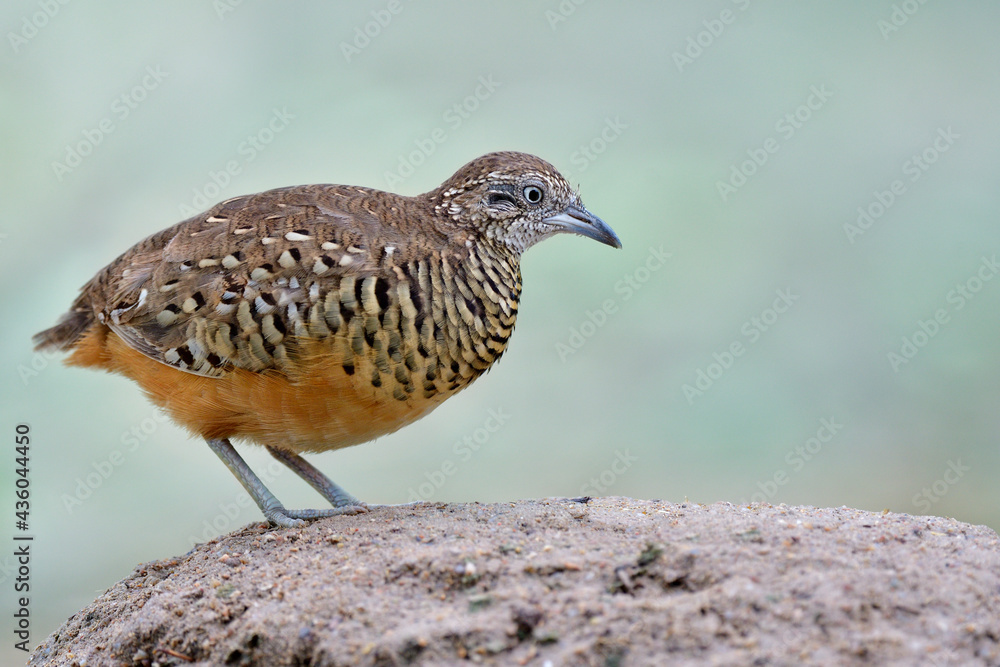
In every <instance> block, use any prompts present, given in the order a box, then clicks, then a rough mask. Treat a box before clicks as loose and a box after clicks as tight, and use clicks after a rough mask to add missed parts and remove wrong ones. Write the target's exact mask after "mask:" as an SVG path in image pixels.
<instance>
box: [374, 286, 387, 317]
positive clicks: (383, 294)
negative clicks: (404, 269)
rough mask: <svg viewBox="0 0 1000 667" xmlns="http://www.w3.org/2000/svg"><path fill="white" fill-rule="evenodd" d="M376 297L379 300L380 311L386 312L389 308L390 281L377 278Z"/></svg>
mask: <svg viewBox="0 0 1000 667" xmlns="http://www.w3.org/2000/svg"><path fill="white" fill-rule="evenodd" d="M375 299H376V300H377V301H378V309H379V312H383V313H384V312H385V311H386V310H387V309H388V308H389V281H387V280H383V279H382V278H378V277H376V278H375Z"/></svg>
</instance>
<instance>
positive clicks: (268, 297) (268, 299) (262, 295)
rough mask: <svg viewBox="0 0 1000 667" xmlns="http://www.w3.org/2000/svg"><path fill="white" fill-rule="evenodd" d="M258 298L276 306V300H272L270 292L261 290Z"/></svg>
mask: <svg viewBox="0 0 1000 667" xmlns="http://www.w3.org/2000/svg"><path fill="white" fill-rule="evenodd" d="M260 300H261V301H263V302H264V303H266V304H267V305H269V306H276V305H278V302H277V301H275V300H274V297H273V296H271V294H270V292H261V293H260Z"/></svg>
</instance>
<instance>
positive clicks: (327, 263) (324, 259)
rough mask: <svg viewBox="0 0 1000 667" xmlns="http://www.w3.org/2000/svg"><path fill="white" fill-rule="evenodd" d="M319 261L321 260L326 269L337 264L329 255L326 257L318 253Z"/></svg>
mask: <svg viewBox="0 0 1000 667" xmlns="http://www.w3.org/2000/svg"><path fill="white" fill-rule="evenodd" d="M319 261H321V262H323V266H325V267H326V268H328V269H332V268H333V267H334V266H336V265H337V263H336V262H335V261H333V259H332V258H330V257H328V256H326V255H320V256H319Z"/></svg>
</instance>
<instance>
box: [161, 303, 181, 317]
mask: <svg viewBox="0 0 1000 667" xmlns="http://www.w3.org/2000/svg"><path fill="white" fill-rule="evenodd" d="M163 310H169V311H170V312H171V313H174V314H177V313H179V312H181V309H180V308H178V307H177V306H176V305H174V304H172V303H170V304H167V307H166V308H164V309H163Z"/></svg>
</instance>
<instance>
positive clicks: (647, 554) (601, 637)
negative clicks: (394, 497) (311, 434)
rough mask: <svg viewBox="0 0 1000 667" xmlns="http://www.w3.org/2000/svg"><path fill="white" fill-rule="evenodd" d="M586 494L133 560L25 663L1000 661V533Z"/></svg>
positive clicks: (424, 509) (916, 521) (227, 541)
mask: <svg viewBox="0 0 1000 667" xmlns="http://www.w3.org/2000/svg"><path fill="white" fill-rule="evenodd" d="M582 501H583V499H578V500H577V501H573V500H566V499H547V500H536V501H521V502H515V503H506V504H495V505H478V504H469V505H437V504H430V503H423V504H418V505H409V506H400V507H390V508H376V509H374V510H373V511H372V512H371V513H369V514H367V515H360V516H354V517H336V518H333V519H327V520H323V521H318V522H315V523H312V524H310V525H309V526H308V527H306V528H303V529H290V530H271V529H267V528H266V526H264V525H263V524H260V523H258V524H251V525H250V526H247V527H246V528H244V529H243V530H240V531H238V532H235V533H232V534H230V535H227V536H224V537H221V538H219V539H217V540H214V541H212V542H209V543H207V544H202V545H199V546H198V547H197V548H195V549H193V550H192V551H191V552H190V553H187V554H185V555H184V556H180V557H177V558H171V559H168V560H162V561H156V562H151V563H146V564H143V565H140V566H138V567H137V568H136V569H135V571H134V572H133V573H132V574H131V575H130V576H129V577H127V578H126V579H124V580H123V581H121V582H119V583H118V584H116V585H115V586H113V587H112V588H111V589H110V590H108V591H107V592H106V593H104V594H103V595H101V596H100V597H99V598H98V599H97V600H95V601H94V602H93V603H92V604H91V605H90V606H88V607H87V608H86V609H83V610H82V611H80V612H79V613H77V614H76V615H74V616H73V617H72V618H70V619H69V620H68V621H67V622H66V623H65V624H64V625H63V626H62V627H61V628H60V629H59V630H57V631H56V632H55V633H53V634H52V635H51V636H50V637H49V638H48V639H47V640H46V641H45V642H44V643H43V644H42V645H41V646H40V647H39V648H38V649H37V650H36V651H35V653H34V654H33V656H32V660H31V663H30V664H32V665H107V664H136V665H152V664H154V663H157V664H160V665H173V664H185V665H186V664H192V663H195V664H211V665H405V664H457V663H462V662H463V661H470V662H474V663H483V664H496V665H512V664H525V665H549V664H551V665H602V666H609V667H610V666H614V665H665V664H671V665H736V664H739V665H799V664H821V665H835V664H836V665H851V664H859V665H860V664H865V665H896V664H898V665H998V664H1000V539H998V537H997V534H996V533H995V532H993V531H992V530H990V529H989V528H985V527H982V526H971V525H968V524H964V523H959V522H957V521H953V520H948V519H941V518H937V517H914V516H909V515H905V514H873V513H869V512H862V511H858V510H852V509H846V508H842V509H816V508H810V507H785V506H778V507H773V506H769V505H763V506H760V505H753V506H750V507H749V508H748V507H737V506H734V505H730V504H728V503H718V504H715V505H697V504H691V503H687V504H682V505H674V504H670V503H664V502H659V501H638V500H632V499H628V498H600V499H594V500H591V501H590V502H589V503H588V502H582Z"/></svg>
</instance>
